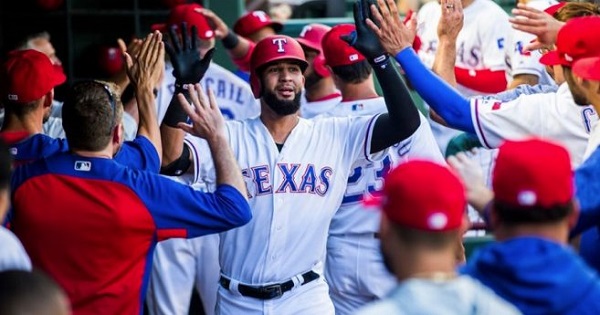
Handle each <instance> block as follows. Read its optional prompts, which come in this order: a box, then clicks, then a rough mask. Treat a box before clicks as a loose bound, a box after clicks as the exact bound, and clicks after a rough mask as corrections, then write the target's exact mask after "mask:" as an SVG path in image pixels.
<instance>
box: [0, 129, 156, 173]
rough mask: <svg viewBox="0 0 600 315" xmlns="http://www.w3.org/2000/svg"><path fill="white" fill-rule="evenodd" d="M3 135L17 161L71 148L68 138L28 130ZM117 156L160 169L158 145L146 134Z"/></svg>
mask: <svg viewBox="0 0 600 315" xmlns="http://www.w3.org/2000/svg"><path fill="white" fill-rule="evenodd" d="M0 138H1V139H2V140H4V141H5V142H6V143H7V144H8V145H9V147H10V152H11V154H12V156H13V159H14V161H15V165H21V164H24V163H29V162H31V161H35V160H37V159H41V158H46V157H50V156H52V155H54V154H57V153H61V152H68V151H69V144H68V143H67V140H66V139H59V138H52V137H49V136H47V135H45V134H41V133H38V134H34V135H30V134H29V133H27V132H24V131H17V132H2V133H0ZM114 158H115V161H117V162H119V163H121V164H123V165H126V166H129V167H132V168H134V169H139V170H145V171H150V172H155V173H158V171H159V170H160V158H159V156H158V153H157V152H156V148H155V147H154V145H153V144H152V143H151V142H150V140H148V139H147V138H146V137H142V136H137V137H136V138H135V139H134V140H133V141H126V142H124V143H123V145H122V147H121V149H120V150H119V152H118V153H117V154H116V155H115V157H114Z"/></svg>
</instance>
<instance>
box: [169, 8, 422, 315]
mask: <svg viewBox="0 0 600 315" xmlns="http://www.w3.org/2000/svg"><path fill="white" fill-rule="evenodd" d="M361 2H366V0H363V1H361ZM361 2H357V4H355V6H356V9H355V10H356V12H357V13H355V14H356V16H357V18H356V21H357V23H359V25H361V26H359V28H358V31H357V35H356V36H347V37H345V38H347V39H348V40H350V41H352V42H353V43H355V45H357V46H358V47H359V48H358V49H359V50H360V51H362V53H363V55H365V57H366V58H367V59H368V60H369V61H370V62H371V63H372V65H373V67H374V68H375V73H376V74H377V75H378V77H379V79H380V81H381V82H383V84H382V88H383V90H384V97H385V99H386V105H387V107H388V112H389V114H380V115H376V116H357V117H350V118H323V119H318V120H306V119H303V118H301V117H299V116H298V115H297V113H298V110H299V106H300V102H299V100H300V93H301V90H302V88H303V83H304V78H303V76H302V73H303V71H304V70H305V68H306V67H307V62H306V60H305V57H304V53H303V51H302V48H301V46H300V44H298V43H297V42H296V41H295V40H294V39H293V38H291V37H288V36H283V35H281V36H279V35H278V36H272V37H267V38H265V39H263V40H262V41H261V42H259V43H258V44H257V45H256V47H255V50H254V52H253V54H252V61H251V65H252V72H251V83H252V89H253V93H254V95H255V97H257V98H260V100H261V115H260V117H258V118H254V119H246V120H244V121H230V122H228V124H226V129H227V133H228V135H229V142H230V145H231V146H232V148H233V149H234V151H235V155H236V157H237V159H238V161H239V163H240V165H241V166H242V174H243V175H244V178H245V179H246V185H247V190H248V198H249V200H250V203H251V206H252V209H253V215H254V220H252V221H251V222H250V224H249V225H248V226H246V227H244V228H240V229H236V230H234V231H232V232H231V233H222V234H221V235H220V248H219V249H220V251H219V262H220V266H221V274H220V279H219V292H218V301H217V310H218V313H221V314H241V313H244V314H264V313H267V312H268V313H276V314H289V313H296V314H302V313H304V314H333V305H332V303H331V300H330V298H329V296H328V287H327V284H326V283H325V282H324V280H323V276H322V275H323V262H322V260H323V256H324V254H325V245H326V237H327V230H328V227H329V222H330V220H331V217H332V216H333V214H334V212H335V211H336V210H337V208H338V206H339V203H340V202H341V200H342V199H343V194H344V191H345V187H346V185H345V184H344V185H341V186H340V185H339V183H341V182H343V183H345V182H346V180H347V176H348V174H349V173H350V171H351V166H352V164H353V163H354V161H356V160H359V159H361V160H362V159H369V160H376V159H378V158H381V154H374V153H376V152H379V151H382V150H384V149H386V148H387V147H389V146H391V145H392V144H394V143H398V142H400V141H402V140H403V139H405V138H407V137H409V136H410V135H412V134H413V133H414V131H415V130H416V129H417V128H418V126H419V116H418V111H417V109H416V107H414V104H413V103H412V99H411V98H410V94H409V92H408V90H406V89H405V85H404V84H403V82H402V80H401V78H400V77H399V75H398V73H397V72H396V70H395V69H394V67H393V66H392V65H391V64H389V63H388V61H387V60H386V56H385V54H382V51H381V50H380V48H379V47H378V44H377V43H376V41H373V40H372V39H374V37H372V35H371V36H369V33H368V30H367V29H366V26H365V25H364V22H363V21H364V18H362V16H366V11H364V10H362V9H359V8H364V9H365V10H366V8H367V6H366V5H365V4H364V3H361ZM358 12H360V13H358ZM397 93H398V94H397ZM384 130H385V131H384ZM180 136H181V138H183V135H180ZM194 140H196V142H195V146H196V147H197V150H196V152H198V153H199V154H200V156H199V160H197V161H195V162H194V167H195V169H194V171H195V172H196V173H197V174H198V175H197V176H199V177H201V178H202V179H203V181H204V182H207V183H210V182H213V179H212V177H213V176H212V171H211V169H212V167H211V163H210V159H208V158H207V157H206V156H204V152H205V149H204V148H205V144H204V143H203V142H201V141H197V139H194ZM172 143H174V142H172ZM180 150H181V149H180ZM336 183H337V184H338V185H336ZM240 248H243V249H244V250H240Z"/></svg>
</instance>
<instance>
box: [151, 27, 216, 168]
mask: <svg viewBox="0 0 600 315" xmlns="http://www.w3.org/2000/svg"><path fill="white" fill-rule="evenodd" d="M181 29H182V33H181V34H182V36H181V42H180V40H179V36H177V34H176V33H175V30H174V29H170V35H171V36H170V43H169V42H167V43H166V46H165V48H166V51H167V53H168V54H169V58H170V59H171V62H172V64H173V76H174V77H175V93H174V94H173V98H172V99H171V102H170V103H169V107H168V108H167V111H166V113H165V117H164V119H163V122H162V125H161V126H160V131H161V136H162V140H163V148H164V150H163V162H162V169H161V173H163V174H165V175H180V174H181V173H184V172H186V171H187V170H188V169H189V167H190V165H191V163H190V154H189V151H187V150H186V147H185V146H184V144H183V139H184V137H185V132H184V131H183V130H181V129H180V128H179V127H178V125H179V123H181V122H185V121H187V118H188V115H187V113H186V112H185V111H184V109H183V107H182V106H181V104H180V101H179V97H178V95H179V94H181V95H183V96H184V97H188V98H189V91H188V90H187V89H186V86H189V85H192V84H196V83H198V82H200V80H201V79H202V77H203V76H204V74H205V73H206V70H207V69H208V67H209V65H210V61H211V59H212V55H213V52H214V49H211V50H209V51H208V52H207V53H206V54H205V55H204V56H203V58H200V55H199V54H198V35H197V29H196V27H195V26H192V28H191V31H192V32H191V33H192V34H191V36H189V34H188V33H187V31H186V30H187V28H186V27H185V26H183V27H182V28H181Z"/></svg>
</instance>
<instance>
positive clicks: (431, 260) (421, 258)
mask: <svg viewBox="0 0 600 315" xmlns="http://www.w3.org/2000/svg"><path fill="white" fill-rule="evenodd" d="M406 257H408V256H406V255H405V256H404V258H403V259H404V260H401V261H400V262H399V264H398V266H397V271H396V277H397V278H398V279H399V280H400V281H402V280H406V279H411V278H422V279H432V280H448V279H452V278H455V277H456V259H455V257H454V253H453V251H452V250H439V251H421V252H417V253H415V255H414V256H411V257H412V258H409V259H407V258H406Z"/></svg>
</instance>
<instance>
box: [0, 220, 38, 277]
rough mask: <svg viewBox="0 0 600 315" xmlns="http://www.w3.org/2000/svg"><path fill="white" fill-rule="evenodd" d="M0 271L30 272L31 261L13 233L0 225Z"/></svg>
mask: <svg viewBox="0 0 600 315" xmlns="http://www.w3.org/2000/svg"><path fill="white" fill-rule="evenodd" d="M0 248H2V250H1V251H0V271H6V270H25V271H31V259H29V256H27V252H25V248H23V244H21V241H19V239H18V238H17V236H16V235H15V234H13V232H11V231H10V230H8V229H6V228H5V227H3V226H1V225H0Z"/></svg>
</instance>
